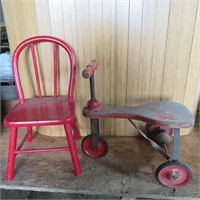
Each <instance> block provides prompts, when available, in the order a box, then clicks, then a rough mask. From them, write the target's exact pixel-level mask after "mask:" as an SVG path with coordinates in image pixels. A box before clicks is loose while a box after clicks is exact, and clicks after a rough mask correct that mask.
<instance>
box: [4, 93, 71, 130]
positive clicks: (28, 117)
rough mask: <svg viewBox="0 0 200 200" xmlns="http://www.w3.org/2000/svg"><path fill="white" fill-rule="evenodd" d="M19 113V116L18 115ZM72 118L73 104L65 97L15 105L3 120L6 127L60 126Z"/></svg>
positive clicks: (28, 101) (47, 98)
mask: <svg viewBox="0 0 200 200" xmlns="http://www.w3.org/2000/svg"><path fill="white" fill-rule="evenodd" d="M19 113H20V114H19ZM73 117H74V103H73V102H69V101H68V100H67V97H57V98H54V97H43V98H42V99H38V98H32V99H27V100H25V102H24V104H20V103H17V104H16V106H15V107H14V108H13V109H12V110H11V111H10V112H9V114H8V115H7V116H6V118H5V119H4V123H5V125H6V126H10V127H12V126H15V127H22V126H27V125H33V126H41V125H60V124H66V123H69V122H70V120H72V119H73Z"/></svg>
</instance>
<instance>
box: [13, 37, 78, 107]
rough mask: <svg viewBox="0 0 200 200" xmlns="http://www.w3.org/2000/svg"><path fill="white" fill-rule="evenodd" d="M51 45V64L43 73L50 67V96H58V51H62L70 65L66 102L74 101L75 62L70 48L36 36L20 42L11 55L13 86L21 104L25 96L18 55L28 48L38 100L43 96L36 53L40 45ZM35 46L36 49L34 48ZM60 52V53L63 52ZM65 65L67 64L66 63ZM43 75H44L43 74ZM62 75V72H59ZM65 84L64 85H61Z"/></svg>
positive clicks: (53, 40)
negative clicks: (51, 75)
mask: <svg viewBox="0 0 200 200" xmlns="http://www.w3.org/2000/svg"><path fill="white" fill-rule="evenodd" d="M44 42H45V43H47V42H48V43H51V44H52V45H51V46H50V47H51V51H52V54H51V55H52V57H53V62H52V66H45V70H46V72H45V73H48V70H49V69H50V67H52V68H53V69H52V71H53V77H52V78H51V79H50V80H49V84H50V83H52V84H53V86H52V88H53V89H52V94H51V96H54V97H55V98H56V97H58V95H59V84H58V79H59V73H58V68H59V65H60V64H61V63H59V61H58V60H59V59H58V58H59V52H60V51H61V50H60V49H63V50H64V52H65V53H66V54H68V57H69V65H70V67H69V68H70V69H69V71H70V72H69V83H68V84H66V86H67V85H68V87H67V88H68V91H67V89H66V95H67V96H68V100H69V101H73V100H74V88H75V78H76V62H75V56H74V53H73V51H72V49H71V47H70V46H69V45H68V44H66V43H65V42H64V41H62V40H60V39H58V38H55V37H52V36H36V37H31V38H28V39H26V40H24V41H23V42H21V43H20V44H19V45H18V46H17V47H16V49H15V51H14V54H13V59H12V67H13V74H14V78H15V85H16V88H17V92H18V98H19V101H20V103H21V104H23V103H24V100H25V96H24V90H23V87H22V81H21V77H20V73H19V57H20V54H21V53H22V51H23V50H24V49H25V48H29V52H30V55H31V60H32V61H31V62H32V63H31V65H32V67H33V71H34V79H35V81H34V82H35V83H36V88H37V89H36V90H37V96H38V98H39V99H41V98H42V97H43V96H45V95H44V94H42V89H41V82H42V80H41V79H42V76H41V73H40V70H39V68H38V66H39V65H38V63H41V61H38V56H37V55H38V54H39V53H38V52H40V51H39V50H38V46H37V45H39V44H41V43H44ZM36 46H37V47H36ZM63 50H62V51H63ZM47 56H49V54H48V55H47ZM66 65H67V63H66ZM45 73H44V74H45ZM61 73H62V72H61ZM63 84H65V83H63Z"/></svg>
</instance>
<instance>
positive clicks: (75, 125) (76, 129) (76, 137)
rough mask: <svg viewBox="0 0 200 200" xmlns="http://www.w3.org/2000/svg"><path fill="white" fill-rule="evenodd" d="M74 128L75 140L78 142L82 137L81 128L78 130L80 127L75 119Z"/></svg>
mask: <svg viewBox="0 0 200 200" xmlns="http://www.w3.org/2000/svg"><path fill="white" fill-rule="evenodd" d="M72 128H73V133H74V137H75V139H77V140H78V139H80V138H81V135H80V132H79V128H78V125H77V124H76V121H75V119H74V121H73V125H72Z"/></svg>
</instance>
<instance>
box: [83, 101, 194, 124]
mask: <svg viewBox="0 0 200 200" xmlns="http://www.w3.org/2000/svg"><path fill="white" fill-rule="evenodd" d="M83 115H84V116H85V117H89V118H124V119H136V120H139V121H143V122H147V123H151V124H157V125H160V126H168V127H170V128H189V127H192V126H193V125H194V116H193V115H192V113H191V112H190V111H189V110H188V108H187V107H185V106H184V105H182V104H180V103H175V102H158V103H149V104H144V105H140V106H126V107H125V106H124V107H116V106H114V107H111V106H100V108H99V109H98V110H92V109H88V108H87V107H85V108H84V109H83Z"/></svg>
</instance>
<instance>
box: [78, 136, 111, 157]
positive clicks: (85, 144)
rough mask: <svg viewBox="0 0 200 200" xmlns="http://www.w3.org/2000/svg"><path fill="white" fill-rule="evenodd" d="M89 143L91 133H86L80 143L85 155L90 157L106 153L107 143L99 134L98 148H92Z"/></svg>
mask: <svg viewBox="0 0 200 200" xmlns="http://www.w3.org/2000/svg"><path fill="white" fill-rule="evenodd" d="M91 144H92V134H90V135H87V136H86V137H85V138H84V139H83V141H82V143H81V147H82V150H83V152H84V153H85V154H86V155H87V156H89V157H92V158H102V157H104V156H105V155H106V154H107V153H108V143H107V141H106V140H105V139H104V137H102V136H99V138H98V149H96V150H94V149H92V148H91Z"/></svg>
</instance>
